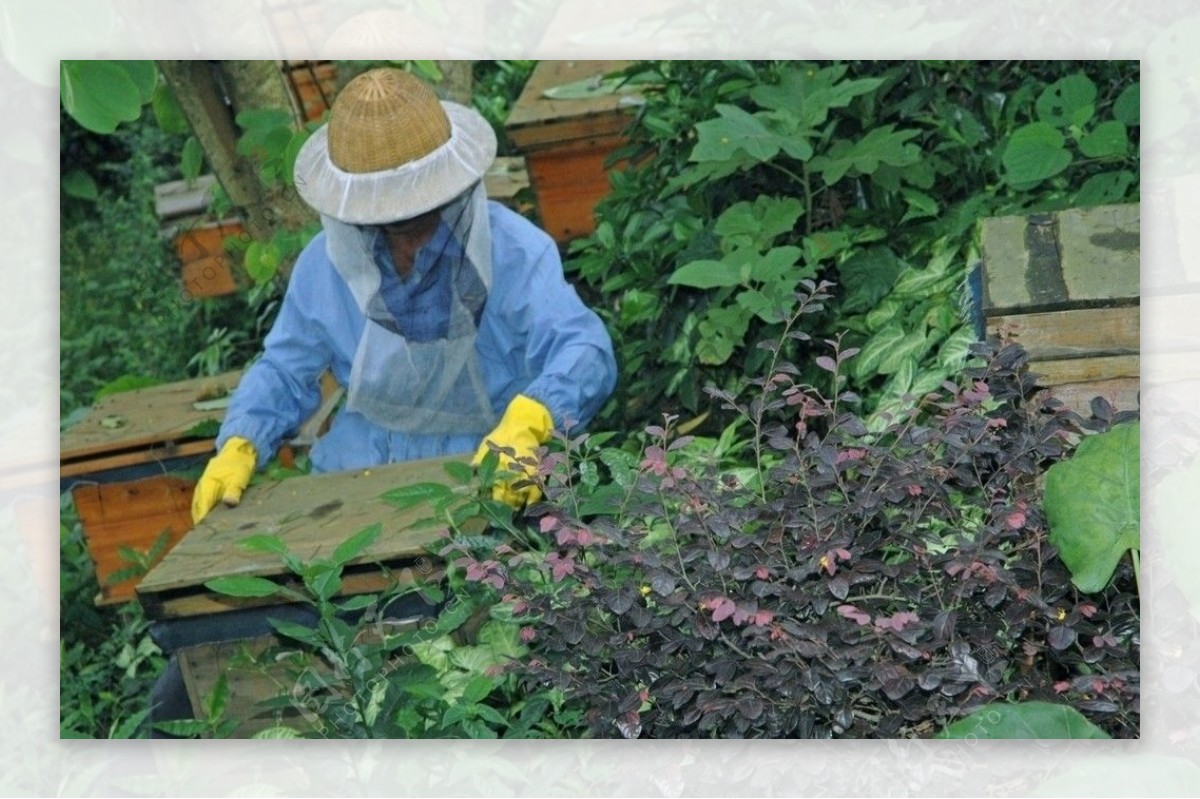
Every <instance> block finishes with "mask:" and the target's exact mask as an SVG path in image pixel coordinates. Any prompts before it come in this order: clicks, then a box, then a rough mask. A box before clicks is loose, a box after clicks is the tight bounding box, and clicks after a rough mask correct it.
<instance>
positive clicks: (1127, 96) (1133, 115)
mask: <svg viewBox="0 0 1200 799" xmlns="http://www.w3.org/2000/svg"><path fill="white" fill-rule="evenodd" d="M1113 116H1114V117H1116V118H1117V119H1118V120H1119V121H1121V122H1124V123H1125V124H1126V125H1128V126H1129V127H1131V128H1132V127H1134V126H1136V125H1139V124H1141V118H1142V85H1141V84H1140V83H1134V84H1132V85H1130V86H1126V87H1125V89H1124V90H1123V91H1122V92H1121V94H1120V95H1119V96H1118V97H1117V101H1116V102H1115V103H1113Z"/></svg>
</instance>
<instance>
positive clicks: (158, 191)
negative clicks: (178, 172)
mask: <svg viewBox="0 0 1200 799" xmlns="http://www.w3.org/2000/svg"><path fill="white" fill-rule="evenodd" d="M216 185H217V179H216V178H215V177H213V176H212V175H200V176H199V177H198V178H196V179H195V180H194V181H192V182H190V183H189V182H188V181H186V180H172V181H170V182H168V183H160V184H159V185H157V186H155V187H154V213H155V214H156V215H157V216H158V218H159V219H172V218H174V217H177V216H182V215H184V214H203V213H204V212H205V211H207V210H208V206H209V204H210V203H211V202H212V192H213V188H215V187H216Z"/></svg>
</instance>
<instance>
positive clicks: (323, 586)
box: [304, 563, 342, 602]
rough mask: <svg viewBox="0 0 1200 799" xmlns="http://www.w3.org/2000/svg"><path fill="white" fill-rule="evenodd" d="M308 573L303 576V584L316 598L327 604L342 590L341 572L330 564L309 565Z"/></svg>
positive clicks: (338, 567)
mask: <svg viewBox="0 0 1200 799" xmlns="http://www.w3.org/2000/svg"><path fill="white" fill-rule="evenodd" d="M310 566H311V567H312V569H311V571H310V573H308V574H306V575H304V584H305V585H306V586H307V587H308V590H309V591H312V592H313V593H314V594H316V595H317V597H318V598H319V599H321V600H323V601H326V602H328V601H329V600H330V599H332V598H333V597H334V596H336V595H337V592H338V591H340V590H341V588H342V570H341V567H340V566H339V565H334V564H332V563H320V564H310Z"/></svg>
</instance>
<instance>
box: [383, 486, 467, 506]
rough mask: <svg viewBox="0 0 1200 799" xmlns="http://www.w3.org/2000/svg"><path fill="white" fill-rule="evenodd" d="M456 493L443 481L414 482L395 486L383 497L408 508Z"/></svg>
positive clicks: (391, 502) (385, 500) (384, 499)
mask: <svg viewBox="0 0 1200 799" xmlns="http://www.w3.org/2000/svg"><path fill="white" fill-rule="evenodd" d="M453 495H454V489H453V488H451V487H450V486H448V485H443V484H442V483H413V484H412V485H406V486H401V487H399V488H393V489H392V490H391V491H388V492H387V493H385V494H384V495H383V496H382V497H381V499H383V501H384V502H386V503H388V504H389V505H391V506H393V507H396V508H399V509H400V510H406V509H408V508H413V507H416V506H417V505H420V504H421V503H422V502H435V501H437V500H439V499H446V498H447V497H451V496H453Z"/></svg>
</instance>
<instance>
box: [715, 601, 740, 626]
mask: <svg viewBox="0 0 1200 799" xmlns="http://www.w3.org/2000/svg"><path fill="white" fill-rule="evenodd" d="M712 609H713V616H712V618H713V621H717V622H721V621H725V620H726V619H728V618H729V617H730V616H732V615H733V612H734V611H735V610H737V605H736V604H735V603H734V601H733V600H732V599H729V598H728V597H719V598H717V599H716V600H714V601H713V603H712Z"/></svg>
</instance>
